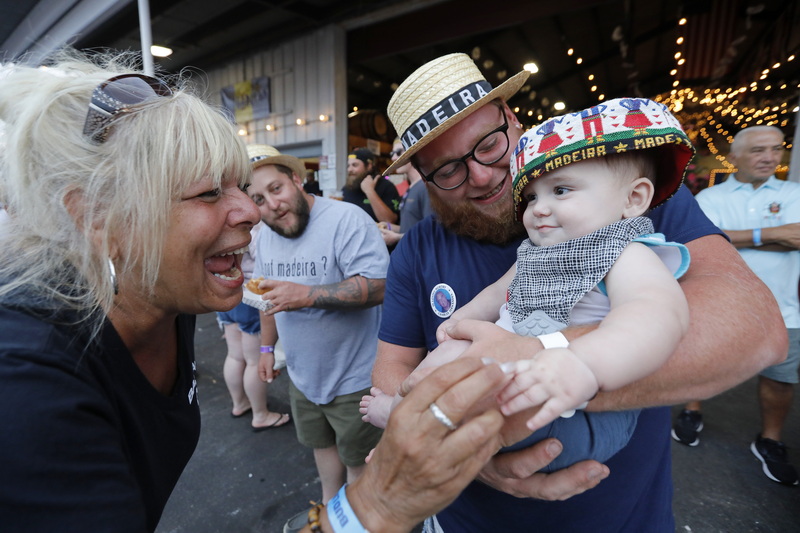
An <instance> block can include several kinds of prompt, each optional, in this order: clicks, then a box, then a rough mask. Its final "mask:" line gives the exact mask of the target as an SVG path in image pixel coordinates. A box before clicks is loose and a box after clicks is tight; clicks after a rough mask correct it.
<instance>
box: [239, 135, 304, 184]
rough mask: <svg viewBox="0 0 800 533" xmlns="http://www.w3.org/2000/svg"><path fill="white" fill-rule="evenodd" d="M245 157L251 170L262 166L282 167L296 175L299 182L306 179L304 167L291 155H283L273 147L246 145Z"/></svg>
mask: <svg viewBox="0 0 800 533" xmlns="http://www.w3.org/2000/svg"><path fill="white" fill-rule="evenodd" d="M247 157H248V158H250V165H251V166H252V167H253V170H255V169H257V168H258V167H263V166H264V165H283V166H285V167H288V168H290V169H291V170H292V172H294V173H295V174H297V177H298V178H300V180H301V181H302V180H304V179H305V177H306V166H305V165H304V164H303V162H302V161H300V160H299V159H297V158H296V157H295V156H293V155H284V154H282V153H280V152H279V151H278V149H277V148H275V147H274V146H270V145H268V144H248V145H247Z"/></svg>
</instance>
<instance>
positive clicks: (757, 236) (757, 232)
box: [753, 228, 764, 246]
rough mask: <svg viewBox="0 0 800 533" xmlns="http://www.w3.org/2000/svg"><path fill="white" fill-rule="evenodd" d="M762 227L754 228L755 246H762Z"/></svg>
mask: <svg viewBox="0 0 800 533" xmlns="http://www.w3.org/2000/svg"><path fill="white" fill-rule="evenodd" d="M762 244H764V243H763V242H761V228H753V246H761V245H762Z"/></svg>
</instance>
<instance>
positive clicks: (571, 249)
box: [497, 217, 689, 472]
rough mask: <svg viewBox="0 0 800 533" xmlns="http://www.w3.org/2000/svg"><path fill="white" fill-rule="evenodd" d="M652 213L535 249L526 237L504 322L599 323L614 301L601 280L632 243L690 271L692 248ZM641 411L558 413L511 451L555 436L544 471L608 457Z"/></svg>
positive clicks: (521, 325)
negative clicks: (659, 229) (554, 450)
mask: <svg viewBox="0 0 800 533" xmlns="http://www.w3.org/2000/svg"><path fill="white" fill-rule="evenodd" d="M653 231H654V230H653V224H652V222H651V221H650V219H649V218H646V217H636V218H630V219H623V220H620V221H619V222H615V223H614V224H611V225H609V226H606V227H604V228H601V229H599V230H597V231H595V232H593V233H590V234H589V235H585V236H583V237H579V238H577V239H573V240H570V241H566V242H563V243H559V244H555V245H553V246H535V245H534V244H533V243H532V242H531V241H530V239H526V240H525V241H524V242H523V243H522V244H521V245H520V247H519V250H518V251H517V272H516V274H515V276H514V280H513V281H512V282H511V285H510V286H509V289H508V302H507V304H506V305H505V306H503V309H501V312H500V320H499V321H498V322H497V323H498V325H500V326H502V327H504V328H506V329H509V330H511V331H514V332H516V333H518V334H520V335H526V336H536V335H543V334H545V333H553V332H555V331H560V330H561V329H564V328H566V327H567V326H568V325H570V324H575V325H580V324H590V323H596V322H599V321H601V320H602V319H603V317H605V315H606V314H608V311H609V309H610V302H609V300H608V296H607V295H606V291H605V284H604V282H603V278H604V277H605V276H606V274H607V273H608V271H609V269H610V268H611V266H612V265H613V264H614V262H615V261H616V260H617V258H618V257H619V255H620V254H621V253H622V251H623V250H624V249H625V247H626V246H628V244H629V243H631V242H640V243H642V244H645V245H647V246H649V247H651V249H652V250H653V251H654V252H655V253H656V254H657V255H658V256H659V258H661V260H662V261H664V263H665V264H666V265H667V267H668V268H669V269H670V270H671V271H672V272H673V275H674V276H675V278H676V279H677V278H679V277H680V276H682V275H683V274H684V273H685V272H686V270H687V269H688V268H689V250H688V249H687V248H686V247H685V246H684V245H682V244H679V243H675V242H667V241H666V240H665V238H664V235H662V234H660V233H653ZM638 416H639V410H629V411H607V412H592V413H589V412H586V411H583V410H577V411H576V412H575V414H574V415H573V416H571V417H569V418H564V417H561V418H558V419H556V420H554V421H553V422H551V423H550V424H548V425H547V426H545V427H543V428H541V429H539V430H537V431H535V432H534V433H533V434H531V435H530V436H528V437H527V438H525V439H524V440H522V441H520V442H518V443H516V444H514V445H512V446H508V447H506V448H503V449H502V450H501V452H508V451H513V450H519V449H522V448H527V447H530V446H532V445H533V444H535V443H537V442H539V441H541V440H542V439H545V438H549V437H554V438H557V439H558V440H560V441H561V443H562V444H563V445H564V450H563V451H562V453H561V455H559V456H558V457H557V458H556V459H555V460H554V461H553V462H552V463H550V464H549V465H548V466H547V467H546V468H544V469H543V471H544V472H554V471H556V470H561V469H563V468H566V467H568V466H570V465H572V464H574V463H577V462H578V461H583V460H586V459H595V460H597V461H600V462H605V461H607V460H608V459H610V458H611V457H612V456H613V455H614V454H616V453H617V452H618V451H619V450H620V449H622V448H623V447H624V446H625V445H626V444H627V443H628V440H630V437H631V435H632V434H633V430H634V429H635V428H636V421H637V418H638Z"/></svg>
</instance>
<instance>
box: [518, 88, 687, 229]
mask: <svg viewBox="0 0 800 533" xmlns="http://www.w3.org/2000/svg"><path fill="white" fill-rule="evenodd" d="M651 148H657V149H658V152H657V154H658V157H657V163H656V168H657V169H658V176H657V179H656V184H655V194H654V195H653V201H652V202H651V204H650V207H656V206H657V205H660V204H661V203H663V202H665V201H666V200H667V199H668V198H670V197H671V196H672V195H673V194H675V191H677V190H678V187H680V185H681V183H682V182H683V178H684V175H685V174H686V169H687V167H688V165H689V161H690V160H691V159H692V156H693V155H694V148H693V147H692V143H691V141H690V140H689V138H688V137H687V136H686V134H685V133H684V131H683V129H682V128H681V125H680V123H679V122H678V119H676V118H675V117H674V116H673V115H672V113H670V112H669V109H667V106H665V105H664V104H660V103H658V102H654V101H652V100H647V99H645V98H617V99H615V100H609V101H607V102H603V103H601V104H597V105H596V106H592V107H590V108H588V109H584V110H583V111H578V112H575V113H569V114H566V115H561V116H558V117H553V118H551V119H549V120H547V121H545V122H543V123H542V124H539V125H538V126H534V127H532V128H531V129H529V130H528V131H526V132H525V133H524V134H523V135H522V137H521V138H520V140H519V143H518V144H517V146H516V147H515V148H514V151H513V154H512V156H511V175H512V176H514V184H513V187H514V206H515V208H516V211H517V215H518V216H521V215H522V212H523V211H525V206H526V204H527V202H525V201H524V200H523V198H522V190H523V189H524V188H525V186H526V185H528V183H529V182H530V181H531V180H534V179H536V178H538V177H539V176H541V175H542V174H544V173H545V172H549V171H551V170H555V169H557V168H560V167H563V166H566V165H569V164H571V163H577V162H579V161H584V160H586V159H591V158H595V157H604V156H606V155H610V154H617V153H623V152H628V151H631V150H644V149H651Z"/></svg>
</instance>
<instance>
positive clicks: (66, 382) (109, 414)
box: [0, 307, 200, 533]
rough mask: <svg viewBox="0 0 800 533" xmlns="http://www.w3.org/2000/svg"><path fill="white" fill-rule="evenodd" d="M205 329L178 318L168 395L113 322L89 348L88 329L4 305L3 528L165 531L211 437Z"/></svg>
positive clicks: (0, 404)
mask: <svg viewBox="0 0 800 533" xmlns="http://www.w3.org/2000/svg"><path fill="white" fill-rule="evenodd" d="M194 324H195V317H194V316H188V315H181V316H179V317H178V319H177V327H178V379H177V381H176V384H175V389H174V392H173V394H172V395H170V396H164V395H162V394H161V393H159V392H158V391H157V390H156V389H155V388H154V387H153V386H152V385H151V384H150V382H149V381H148V380H147V378H146V377H145V376H144V374H142V372H141V371H140V370H139V367H138V366H137V365H136V363H135V361H134V360H133V358H132V356H131V354H130V352H129V351H128V349H127V348H126V347H125V345H124V343H123V342H122V340H121V339H120V337H119V335H118V334H117V332H116V330H115V329H114V328H113V326H112V325H111V323H110V322H106V323H105V325H104V327H103V330H102V332H101V333H100V335H99V338H98V339H96V340H95V342H93V343H88V342H87V335H86V334H85V332H83V333H82V332H81V329H80V328H78V327H77V326H65V325H54V324H51V323H48V322H46V321H43V320H41V319H39V318H36V317H34V316H31V315H30V314H27V313H26V312H23V311H19V310H16V309H11V308H7V307H0V420H2V424H3V430H2V431H0V530H2V531H9V532H12V531H14V532H16V531H19V532H22V531H24V532H26V533H37V532H41V533H50V532H53V531H58V532H76V533H86V532H90V531H91V532H106V531H107V532H112V531H113V532H115V533H120V532H131V533H134V532H135V533H142V532H145V531H154V530H155V528H156V525H157V524H158V520H159V518H160V517H161V513H162V511H163V509H164V505H166V502H167V499H168V498H169V495H170V493H171V492H172V489H173V488H174V487H175V483H177V481H178V477H179V476H180V475H181V472H182V471H183V468H184V467H185V466H186V463H187V462H188V461H189V458H190V457H191V455H192V453H193V452H194V449H195V446H196V445H197V440H198V438H199V435H200V411H199V407H198V404H197V395H196V381H195V363H194V344H193V339H194Z"/></svg>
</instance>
